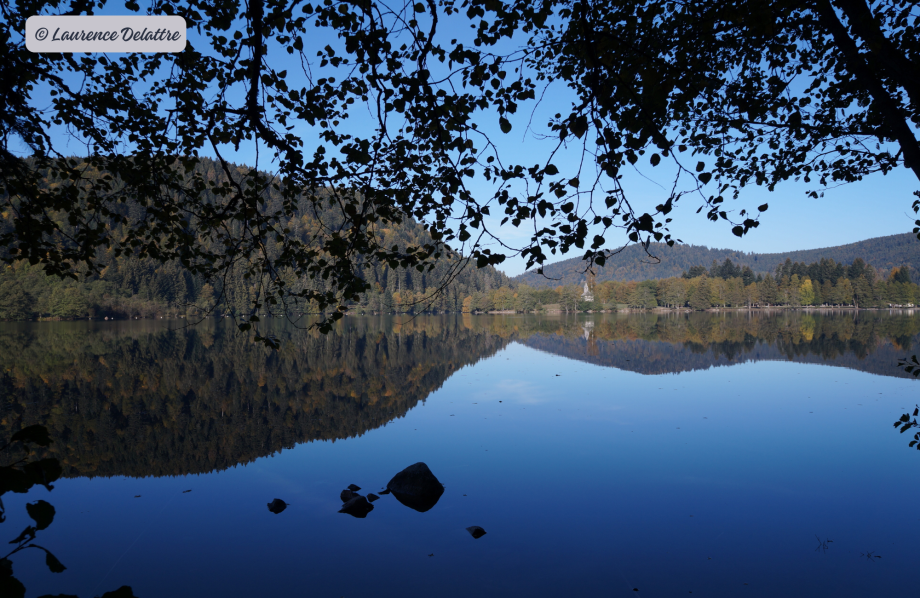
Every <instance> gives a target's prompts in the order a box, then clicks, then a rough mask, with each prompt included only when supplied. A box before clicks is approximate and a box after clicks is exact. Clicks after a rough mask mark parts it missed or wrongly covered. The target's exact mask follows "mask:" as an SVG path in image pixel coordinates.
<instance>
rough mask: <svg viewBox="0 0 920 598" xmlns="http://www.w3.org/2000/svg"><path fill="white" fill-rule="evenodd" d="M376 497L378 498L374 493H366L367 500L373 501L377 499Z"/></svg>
mask: <svg viewBox="0 0 920 598" xmlns="http://www.w3.org/2000/svg"><path fill="white" fill-rule="evenodd" d="M378 498H380V497H379V496H377V495H376V494H374V493H373V492H370V493H368V495H367V500H368V501H369V502H374V501H375V500H377V499H378Z"/></svg>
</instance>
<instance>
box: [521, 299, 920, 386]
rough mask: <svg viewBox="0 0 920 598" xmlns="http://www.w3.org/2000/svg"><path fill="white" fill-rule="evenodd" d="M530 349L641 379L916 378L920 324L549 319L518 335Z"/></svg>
mask: <svg viewBox="0 0 920 598" xmlns="http://www.w3.org/2000/svg"><path fill="white" fill-rule="evenodd" d="M517 333H518V337H519V338H520V342H522V343H523V344H525V345H527V346H528V347H531V348H534V349H538V350H540V351H544V352H547V353H552V354H555V355H560V356H563V357H567V358H570V359H576V360H579V361H585V362H588V363H593V364H596V365H601V366H606V367H615V368H618V369H622V370H628V371H632V372H637V373H640V374H668V373H677V372H686V371H693V370H704V369H708V368H711V367H716V366H726V365H732V364H737V363H744V362H748V361H764V360H773V361H795V362H799V363H820V364H825V365H834V366H839V367H846V368H850V369H854V370H860V371H863V372H869V373H873V374H879V375H883V376H895V377H909V376H908V375H907V374H905V373H904V371H903V370H901V369H900V368H898V367H896V365H897V361H898V359H903V358H904V356H905V354H906V353H907V352H908V351H909V350H910V349H911V348H912V347H913V346H915V345H916V341H917V335H918V334H920V317H914V316H911V315H907V314H903V315H898V314H895V315H890V314H887V313H883V312H860V313H858V314H857V313H854V312H852V311H849V312H845V313H841V314H823V313H809V312H801V311H784V312H780V313H776V314H769V313H761V312H752V313H748V312H727V313H702V312H696V313H690V314H661V315H659V314H655V313H648V314H629V315H626V314H612V315H603V316H597V317H593V318H584V317H582V318H575V317H564V316H559V317H543V318H534V319H532V320H530V321H522V323H521V325H520V326H519V327H518V330H517Z"/></svg>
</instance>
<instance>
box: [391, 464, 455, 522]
mask: <svg viewBox="0 0 920 598" xmlns="http://www.w3.org/2000/svg"><path fill="white" fill-rule="evenodd" d="M387 490H389V491H390V492H392V493H393V496H395V497H396V500H398V501H399V502H401V503H402V504H404V505H406V506H407V507H409V508H410V509H415V510H416V511H419V512H421V513H424V512H425V511H427V510H429V509H431V507H433V506H435V505H436V504H438V499H440V498H441V495H442V494H444V485H443V484H441V482H439V481H438V478H436V477H434V474H433V473H431V470H430V469H428V466H427V465H425V464H424V463H416V464H415V465H410V466H409V467H407V468H405V469H404V470H402V471H400V472H399V473H397V474H396V475H395V476H393V479H392V480H390V481H389V482H388V483H387Z"/></svg>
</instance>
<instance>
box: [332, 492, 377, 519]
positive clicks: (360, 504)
mask: <svg viewBox="0 0 920 598" xmlns="http://www.w3.org/2000/svg"><path fill="white" fill-rule="evenodd" d="M373 510H374V505H372V504H371V503H369V502H367V499H366V498H364V497H363V496H360V495H356V496H355V497H354V498H352V499H351V500H349V501H348V502H347V503H345V504H344V505H342V508H341V509H339V513H347V514H349V515H351V516H352V517H357V518H359V519H364V518H365V517H367V514H368V513H370V512H371V511H373Z"/></svg>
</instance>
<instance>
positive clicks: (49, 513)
mask: <svg viewBox="0 0 920 598" xmlns="http://www.w3.org/2000/svg"><path fill="white" fill-rule="evenodd" d="M26 511H27V512H28V513H29V517H31V518H32V519H33V520H35V529H36V530H40V529H45V528H46V527H48V526H49V525H51V522H52V521H54V507H53V506H51V505H50V504H49V503H47V502H45V501H43V500H38V501H35V502H34V503H29V504H27V505H26Z"/></svg>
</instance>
